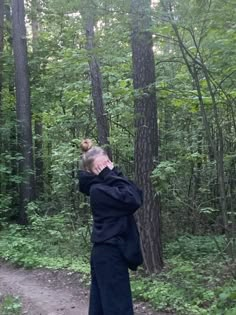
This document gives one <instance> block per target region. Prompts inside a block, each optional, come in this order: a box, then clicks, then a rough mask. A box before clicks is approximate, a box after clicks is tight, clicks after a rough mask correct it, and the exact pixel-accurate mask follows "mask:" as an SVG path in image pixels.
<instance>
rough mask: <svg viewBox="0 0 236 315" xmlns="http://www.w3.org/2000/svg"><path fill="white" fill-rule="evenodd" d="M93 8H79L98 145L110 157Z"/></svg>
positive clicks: (90, 6) (88, 6)
mask: <svg viewBox="0 0 236 315" xmlns="http://www.w3.org/2000/svg"><path fill="white" fill-rule="evenodd" d="M94 10H95V8H93V6H92V5H91V4H90V2H89V3H88V4H87V7H86V12H85V11H83V10H81V12H82V16H83V18H84V21H85V31H86V39H87V50H88V53H89V68H90V76H91V84H92V97H93V103H94V112H95V117H96V121H97V129H98V141H99V145H103V146H104V148H105V149H106V151H107V152H108V155H109V156H110V158H111V155H112V153H111V148H110V146H109V124H108V119H107V115H106V112H105V109H104V102H103V92H102V76H101V71H100V66H99V62H98V60H97V57H96V56H95V54H94V48H95V46H94V25H95V14H94Z"/></svg>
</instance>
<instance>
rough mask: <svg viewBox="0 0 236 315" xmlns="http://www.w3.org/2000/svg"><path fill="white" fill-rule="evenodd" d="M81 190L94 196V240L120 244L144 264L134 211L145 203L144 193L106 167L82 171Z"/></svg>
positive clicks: (132, 262) (131, 262) (131, 264)
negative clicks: (98, 169)
mask: <svg viewBox="0 0 236 315" xmlns="http://www.w3.org/2000/svg"><path fill="white" fill-rule="evenodd" d="M79 188H80V191H81V192H82V193H84V194H86V195H88V196H90V204H91V209H92V214H93V230H92V237H91V240H92V242H93V243H103V242H105V243H117V244H118V246H120V248H121V250H122V253H123V254H124V256H125V258H126V259H127V261H128V263H129V267H130V268H131V269H136V268H137V266H138V265H140V264H141V263H142V253H141V249H140V242H139V233H138V229H137V226H136V222H135V220H134V217H133V214H134V212H135V211H136V210H137V209H138V208H139V207H140V206H141V205H142V192H141V190H140V189H138V187H137V186H136V185H135V184H134V183H133V182H132V181H130V180H128V179H127V178H126V177H124V176H123V175H122V173H121V172H120V171H119V170H118V169H117V168H114V169H113V170H110V169H109V168H108V167H106V168H105V169H104V170H103V171H102V172H101V173H100V174H99V175H94V174H91V173H89V172H85V171H80V172H79Z"/></svg>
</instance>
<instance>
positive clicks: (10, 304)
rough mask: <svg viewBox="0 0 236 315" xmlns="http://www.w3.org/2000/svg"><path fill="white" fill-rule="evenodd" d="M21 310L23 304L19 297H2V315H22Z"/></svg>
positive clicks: (0, 301)
mask: <svg viewBox="0 0 236 315" xmlns="http://www.w3.org/2000/svg"><path fill="white" fill-rule="evenodd" d="M0 294H1V293H0ZM21 309H22V304H21V301H20V299H19V298H18V297H14V296H12V295H7V296H4V297H1V300H0V314H1V315H21Z"/></svg>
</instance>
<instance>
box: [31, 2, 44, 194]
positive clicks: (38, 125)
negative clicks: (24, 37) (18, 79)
mask: <svg viewBox="0 0 236 315" xmlns="http://www.w3.org/2000/svg"><path fill="white" fill-rule="evenodd" d="M38 1H39V0H32V2H31V26H32V46H33V55H35V54H36V50H37V41H38V34H39V22H38V15H39V8H40V6H39V2H38ZM33 71H34V77H35V78H36V80H37V77H38V76H39V71H40V65H39V64H38V63H36V64H35V67H34V69H33ZM34 81H35V80H34ZM34 133H35V143H34V147H35V181H36V197H37V198H38V197H39V196H40V194H42V193H43V186H44V180H43V152H42V151H43V122H42V114H41V112H39V113H37V114H36V115H35V119H34Z"/></svg>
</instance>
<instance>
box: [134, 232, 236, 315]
mask: <svg viewBox="0 0 236 315" xmlns="http://www.w3.org/2000/svg"><path fill="white" fill-rule="evenodd" d="M221 241H222V240H220V239H219V240H218V242H221ZM165 254H166V256H167V257H168V259H167V260H166V266H165V269H164V271H163V272H162V273H160V274H159V275H158V276H152V277H145V278H144V277H137V276H133V277H132V290H133V295H134V297H135V298H138V299H142V300H144V301H148V302H150V303H151V304H152V305H153V306H154V307H155V308H156V309H157V310H160V311H170V312H172V311H174V312H176V313H177V314H178V315H182V314H183V315H184V314H186V315H187V314H188V315H194V314H196V315H198V314H199V315H200V314H202V315H208V314H212V315H213V314H214V315H215V314H222V315H223V314H225V313H224V312H225V311H227V312H228V313H229V314H234V310H235V308H234V306H235V289H236V283H235V280H233V279H232V275H231V271H230V270H231V269H232V268H233V265H231V264H230V260H229V261H228V262H226V261H224V260H222V259H221V258H220V256H219V253H218V252H217V250H216V246H215V244H214V240H213V239H212V237H206V236H205V237H191V238H190V237H187V236H186V237H180V238H179V239H177V240H176V241H174V242H170V243H169V244H167V246H166V248H165ZM228 313H227V314H228Z"/></svg>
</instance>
